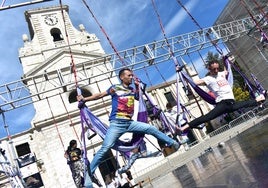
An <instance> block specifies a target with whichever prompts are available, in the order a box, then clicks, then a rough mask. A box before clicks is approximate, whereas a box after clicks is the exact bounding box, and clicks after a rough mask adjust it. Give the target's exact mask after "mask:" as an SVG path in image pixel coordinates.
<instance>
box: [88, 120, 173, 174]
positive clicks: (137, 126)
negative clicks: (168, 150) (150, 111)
mask: <svg viewBox="0 0 268 188" xmlns="http://www.w3.org/2000/svg"><path fill="white" fill-rule="evenodd" d="M126 132H134V133H144V134H150V135H152V136H154V137H156V138H157V139H158V140H160V141H162V142H164V143H166V144H167V146H172V145H173V144H174V142H176V141H175V140H173V139H172V138H170V137H169V136H167V135H165V134H164V133H162V132H161V131H159V130H158V129H157V128H156V127H155V126H152V125H150V124H147V123H143V122H139V121H132V120H111V121H110V127H109V128H108V130H107V133H106V135H105V138H104V141H103V143H102V146H101V148H100V150H99V151H98V152H97V153H96V155H95V156H94V158H93V160H92V161H91V163H90V169H91V173H92V174H93V173H94V172H95V170H96V168H97V167H98V166H99V164H100V162H101V161H102V159H103V157H104V155H105V153H106V152H107V151H108V150H109V149H110V148H112V147H113V146H114V144H115V142H116V141H117V139H118V138H119V137H120V136H121V135H122V134H124V133H126Z"/></svg>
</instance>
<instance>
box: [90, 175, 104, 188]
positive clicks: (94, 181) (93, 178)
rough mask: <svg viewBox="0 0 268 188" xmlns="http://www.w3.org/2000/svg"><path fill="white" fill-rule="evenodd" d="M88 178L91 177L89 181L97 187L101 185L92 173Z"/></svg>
mask: <svg viewBox="0 0 268 188" xmlns="http://www.w3.org/2000/svg"><path fill="white" fill-rule="evenodd" d="M90 178H91V181H92V182H93V183H95V184H97V185H98V186H99V187H102V184H101V183H100V182H99V180H98V179H97V178H96V177H95V176H94V175H92V176H91V177H90Z"/></svg>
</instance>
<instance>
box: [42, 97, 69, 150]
mask: <svg viewBox="0 0 268 188" xmlns="http://www.w3.org/2000/svg"><path fill="white" fill-rule="evenodd" d="M46 100H47V103H48V107H49V110H50V113H51V115H52V118H53V122H54V125H55V127H56V130H57V133H58V136H59V139H60V142H61V145H62V147H63V150H64V151H65V147H64V143H63V141H62V138H61V135H60V131H59V128H58V124H57V122H56V119H55V116H54V114H53V112H52V110H51V105H50V102H49V100H48V98H47V97H46Z"/></svg>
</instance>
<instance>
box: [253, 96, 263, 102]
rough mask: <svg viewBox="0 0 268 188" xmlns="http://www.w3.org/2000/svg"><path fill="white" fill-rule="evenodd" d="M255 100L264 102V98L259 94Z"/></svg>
mask: <svg viewBox="0 0 268 188" xmlns="http://www.w3.org/2000/svg"><path fill="white" fill-rule="evenodd" d="M255 100H256V101H257V102H261V101H265V97H264V95H263V94H260V95H259V96H257V97H256V98H255Z"/></svg>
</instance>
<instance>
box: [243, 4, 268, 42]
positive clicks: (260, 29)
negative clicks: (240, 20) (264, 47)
mask: <svg viewBox="0 0 268 188" xmlns="http://www.w3.org/2000/svg"><path fill="white" fill-rule="evenodd" d="M240 3H241V4H242V5H243V6H244V8H245V9H246V10H247V12H248V14H249V15H250V17H251V19H252V20H253V21H254V23H255V25H256V27H257V29H259V31H260V33H261V35H262V36H263V37H265V39H266V40H268V37H267V35H266V34H265V33H264V32H263V30H262V28H261V27H260V26H259V23H258V22H257V20H256V19H255V18H254V16H253V14H252V13H251V12H250V10H249V8H248V7H247V5H246V3H245V1H244V0H240Z"/></svg>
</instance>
